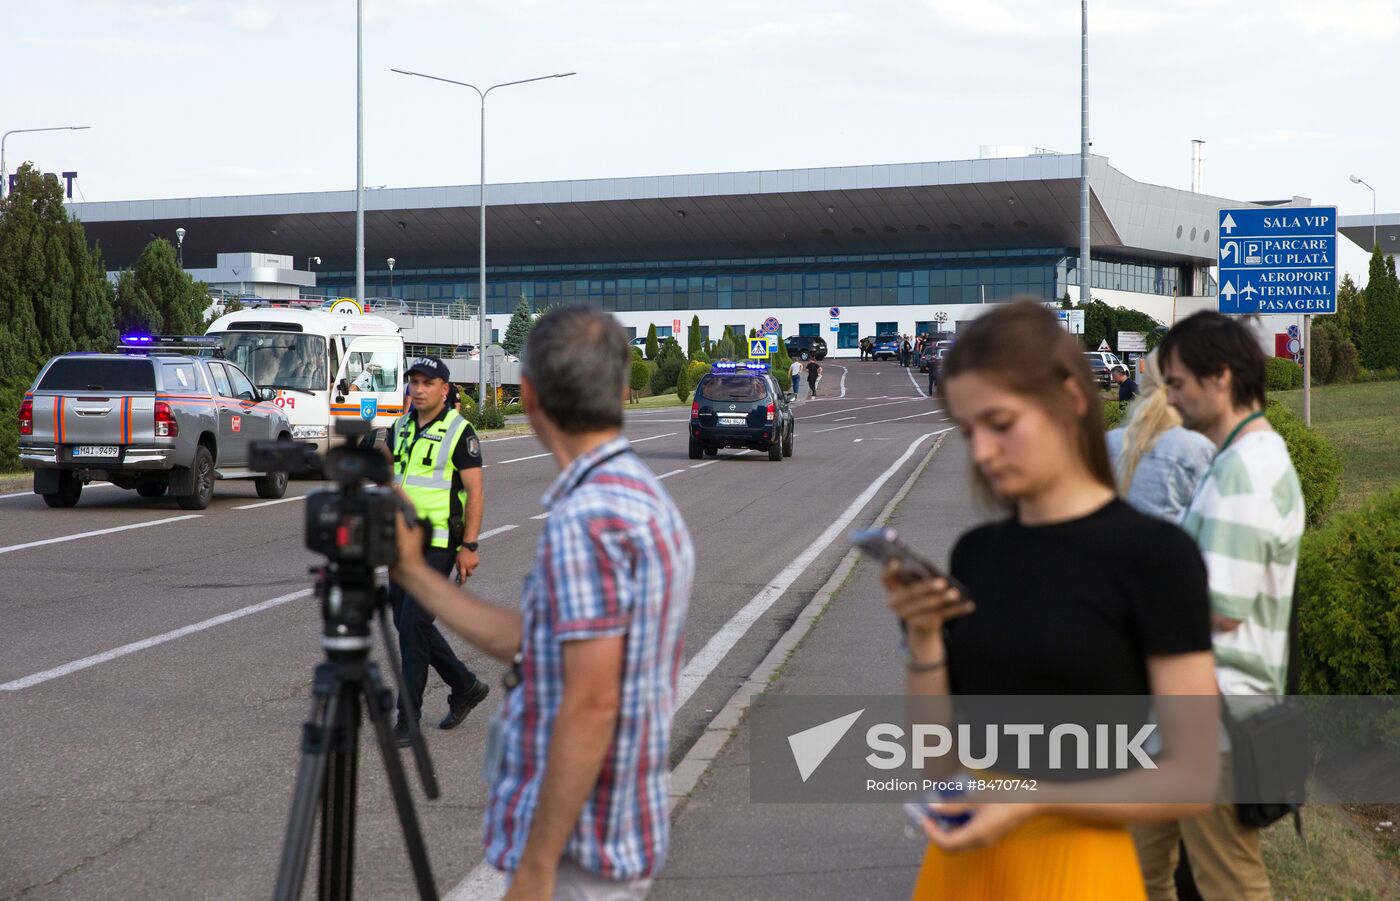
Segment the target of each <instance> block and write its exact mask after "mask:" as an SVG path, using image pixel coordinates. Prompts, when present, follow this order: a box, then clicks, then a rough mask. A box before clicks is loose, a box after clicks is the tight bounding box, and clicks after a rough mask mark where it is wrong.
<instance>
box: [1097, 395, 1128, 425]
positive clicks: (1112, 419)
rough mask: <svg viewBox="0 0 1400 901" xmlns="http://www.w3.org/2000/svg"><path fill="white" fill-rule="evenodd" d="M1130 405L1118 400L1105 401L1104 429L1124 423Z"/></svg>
mask: <svg viewBox="0 0 1400 901" xmlns="http://www.w3.org/2000/svg"><path fill="white" fill-rule="evenodd" d="M1127 410H1128V405H1127V404H1125V403H1123V402H1122V401H1118V400H1106V401H1104V402H1103V427H1104V431H1108V430H1109V429H1116V428H1118V427H1119V426H1120V425H1122V424H1123V415H1124V414H1125V413H1126V412H1127Z"/></svg>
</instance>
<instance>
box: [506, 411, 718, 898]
mask: <svg viewBox="0 0 1400 901" xmlns="http://www.w3.org/2000/svg"><path fill="white" fill-rule="evenodd" d="M629 451H630V445H629V444H628V442H627V440H626V439H625V438H622V437H619V438H616V439H614V440H612V441H609V442H608V443H606V444H604V445H602V446H600V447H598V448H595V449H594V450H592V451H589V452H588V453H587V454H584V455H583V456H581V457H579V458H578V459H576V460H574V461H573V462H572V463H570V464H569V467H568V468H567V469H565V470H564V471H563V472H562V473H560V475H559V477H558V478H557V479H555V480H554V484H553V485H551V486H550V488H549V491H548V492H547V493H546V494H545V496H544V498H543V504H544V506H545V507H546V508H548V510H549V518H548V519H546V520H545V528H544V533H543V534H542V535H541V536H540V543H539V548H538V550H537V552H536V555H535V566H534V568H533V569H532V570H531V572H530V574H529V575H528V576H526V578H525V587H524V592H523V594H522V595H521V599H520V609H521V614H522V616H523V619H524V622H523V631H522V641H521V657H522V662H521V664H520V677H521V681H520V685H519V686H518V687H517V688H515V689H514V690H513V691H510V692H509V693H507V695H506V699H505V702H504V703H503V704H502V705H501V707H500V709H499V710H498V711H497V714H496V716H497V723H496V724H495V726H496V728H498V729H502V730H504V734H503V738H504V754H503V755H502V759H501V763H500V767H499V769H498V771H497V772H496V773H494V774H487V778H488V780H489V781H490V782H491V792H490V797H489V799H488V801H487V805H486V816H485V835H484V841H485V844H486V859H487V861H488V862H490V863H491V865H492V866H494V867H495V868H496V869H498V870H504V871H507V872H514V871H515V870H516V869H517V868H518V867H519V865H520V857H521V854H522V853H523V852H524V850H525V840H526V839H527V838H528V837H529V834H530V822H531V818H532V816H533V815H534V811H535V808H536V806H537V805H538V804H539V800H540V798H539V796H540V790H541V787H542V785H543V781H544V770H545V764H546V760H547V758H548V755H549V745H550V740H551V737H552V733H553V730H554V718H555V716H556V715H557V714H558V712H559V705H560V703H561V702H562V700H563V697H564V657H563V646H564V642H567V641H579V640H585V639H592V638H605V637H609V636H615V635H625V636H627V641H626V646H625V650H624V654H625V659H624V661H623V671H622V694H621V707H620V710H619V713H618V722H617V730H616V733H615V734H614V736H613V741H612V745H611V746H610V747H609V748H608V751H607V756H606V757H605V758H604V760H603V769H602V772H601V773H600V774H599V775H598V782H597V784H596V785H595V786H594V787H593V791H592V792H590V793H589V796H588V798H587V799H586V800H585V801H584V804H583V809H582V811H581V812H580V814H579V819H578V824H577V825H576V826H575V827H574V832H573V835H572V836H571V837H570V838H569V842H568V844H567V845H566V846H565V849H564V856H565V857H567V858H569V859H571V860H573V861H574V862H576V863H577V864H579V865H580V866H581V867H583V868H584V869H586V870H588V871H590V872H593V873H596V874H598V875H600V876H602V877H604V878H607V879H613V880H619V881H621V880H629V879H638V878H646V877H649V876H652V875H653V874H655V873H656V872H658V871H659V870H660V869H661V865H662V864H663V863H664V862H665V859H666V849H667V841H668V833H669V823H668V810H667V793H668V789H669V784H670V770H669V753H670V738H671V715H672V714H673V713H674V708H675V700H676V680H677V677H678V676H679V674H680V671H681V666H682V663H683V661H682V658H681V645H682V637H683V634H684V629H685V616H686V607H687V605H688V604H689V601H690V586H691V580H692V578H693V576H694V573H695V552H694V549H693V548H692V547H691V543H690V534H689V532H687V531H686V527H685V522H684V521H683V520H682V519H681V516H680V512H679V511H678V510H677V509H676V507H675V504H674V503H672V501H671V498H670V497H669V496H668V495H667V494H666V492H665V491H663V490H662V488H661V485H660V484H659V483H658V482H657V481H656V477H655V476H654V475H653V474H652V472H651V470H650V469H648V468H647V467H646V465H645V464H643V463H642V461H641V460H639V459H638V458H637V457H636V456H635V455H634V454H632V453H630V452H629Z"/></svg>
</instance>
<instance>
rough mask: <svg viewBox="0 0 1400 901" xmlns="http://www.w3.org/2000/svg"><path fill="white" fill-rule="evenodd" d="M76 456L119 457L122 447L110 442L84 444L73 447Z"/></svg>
mask: <svg viewBox="0 0 1400 901" xmlns="http://www.w3.org/2000/svg"><path fill="white" fill-rule="evenodd" d="M73 456H75V457H119V456H121V448H118V447H115V446H113V445H110V444H83V445H79V446H78V447H75V448H73Z"/></svg>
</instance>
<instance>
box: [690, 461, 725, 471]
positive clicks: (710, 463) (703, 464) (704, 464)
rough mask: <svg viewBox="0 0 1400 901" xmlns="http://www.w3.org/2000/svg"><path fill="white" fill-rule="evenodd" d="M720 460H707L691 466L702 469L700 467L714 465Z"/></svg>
mask: <svg viewBox="0 0 1400 901" xmlns="http://www.w3.org/2000/svg"><path fill="white" fill-rule="evenodd" d="M718 462H719V461H718V460H707V461H705V462H704V463H696V464H695V465H694V466H692V467H690V468H691V469H700V468H702V467H705V466H714V465H715V464H716V463H718Z"/></svg>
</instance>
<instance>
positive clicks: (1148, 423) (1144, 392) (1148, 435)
mask: <svg viewBox="0 0 1400 901" xmlns="http://www.w3.org/2000/svg"><path fill="white" fill-rule="evenodd" d="M1161 389H1162V370H1161V366H1160V365H1159V363H1158V360H1157V354H1155V353H1153V354H1151V355H1150V356H1148V357H1147V359H1146V360H1145V361H1144V363H1143V370H1142V384H1141V385H1140V386H1139V392H1138V396H1137V399H1136V400H1134V401H1133V402H1132V404H1130V405H1129V406H1128V415H1127V418H1126V419H1125V420H1124V423H1123V450H1122V452H1121V453H1120V454H1119V455H1118V465H1117V466H1116V467H1115V468H1116V469H1117V470H1118V493H1119V494H1120V495H1127V493H1128V486H1130V485H1132V483H1133V474H1134V473H1136V472H1137V468H1138V463H1140V462H1142V456H1143V454H1145V453H1147V452H1148V451H1150V450H1152V448H1153V446H1154V445H1155V444H1156V443H1157V441H1158V439H1160V438H1161V437H1162V435H1164V434H1166V432H1167V431H1168V430H1169V429H1172V428H1175V427H1176V426H1179V425H1181V414H1179V413H1177V412H1176V410H1175V408H1173V407H1172V406H1170V405H1169V404H1168V403H1167V392H1165V391H1163V390H1161Z"/></svg>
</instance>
